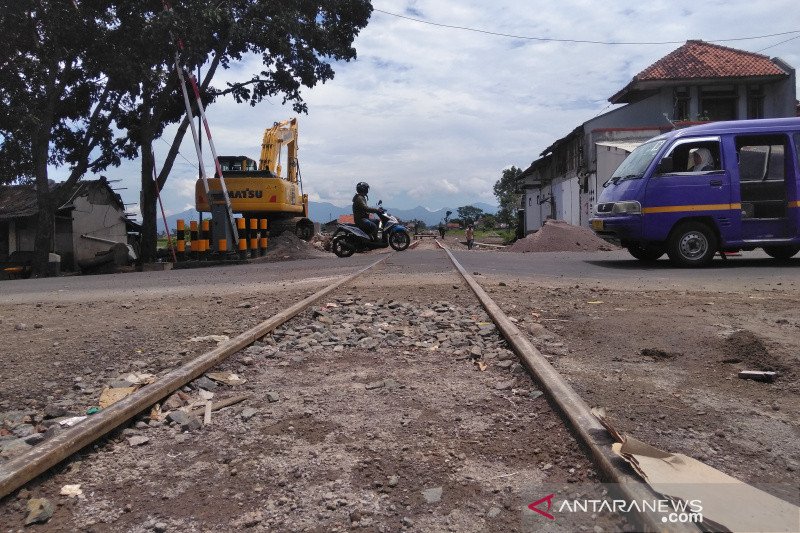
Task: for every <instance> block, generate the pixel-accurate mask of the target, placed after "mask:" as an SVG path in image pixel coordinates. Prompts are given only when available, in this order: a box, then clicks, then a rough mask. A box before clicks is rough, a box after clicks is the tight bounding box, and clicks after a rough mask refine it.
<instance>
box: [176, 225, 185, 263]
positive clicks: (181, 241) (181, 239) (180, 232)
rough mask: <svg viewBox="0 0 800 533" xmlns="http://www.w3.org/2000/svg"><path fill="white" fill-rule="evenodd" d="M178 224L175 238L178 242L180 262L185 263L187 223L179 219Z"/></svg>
mask: <svg viewBox="0 0 800 533" xmlns="http://www.w3.org/2000/svg"><path fill="white" fill-rule="evenodd" d="M177 224H178V227H177V229H176V231H175V238H176V239H177V240H178V244H177V252H178V261H183V260H185V259H186V223H185V222H184V221H183V219H182V218H179V219H178V221H177Z"/></svg>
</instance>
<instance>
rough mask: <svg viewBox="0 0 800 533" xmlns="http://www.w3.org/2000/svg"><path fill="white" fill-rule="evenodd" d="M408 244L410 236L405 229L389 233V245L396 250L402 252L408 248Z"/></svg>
mask: <svg viewBox="0 0 800 533" xmlns="http://www.w3.org/2000/svg"><path fill="white" fill-rule="evenodd" d="M409 244H411V237H410V236H409V234H408V233H407V232H405V231H393V232H392V234H391V235H389V246H391V247H392V248H394V249H395V250H397V251H398V252H402V251H403V250H405V249H406V248H408V245H409Z"/></svg>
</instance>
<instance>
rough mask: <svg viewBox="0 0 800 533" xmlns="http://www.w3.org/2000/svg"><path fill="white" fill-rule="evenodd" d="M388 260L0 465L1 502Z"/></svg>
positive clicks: (345, 278) (228, 342)
mask: <svg viewBox="0 0 800 533" xmlns="http://www.w3.org/2000/svg"><path fill="white" fill-rule="evenodd" d="M390 256H391V254H387V255H386V256H385V257H382V258H381V259H378V260H377V261H374V262H373V263H371V264H369V265H368V266H366V267H364V268H362V269H360V270H358V271H357V272H355V273H353V274H351V275H349V276H345V277H343V278H341V279H339V280H338V281H336V282H334V283H332V284H331V285H328V286H327V287H325V288H324V289H322V290H320V291H317V292H315V293H314V294H312V295H311V296H309V297H307V298H305V299H303V300H301V301H300V302H297V303H296V304H294V305H292V306H291V307H289V308H287V309H284V310H283V311H281V312H280V313H277V314H276V315H274V316H272V317H271V318H269V319H267V320H265V321H264V322H261V323H260V324H257V325H255V326H253V327H252V328H250V329H248V330H247V331H245V332H244V333H242V334H240V335H237V336H236V337H234V338H233V339H231V340H229V341H227V342H225V343H223V344H221V345H219V346H217V347H216V348H215V349H213V350H211V351H208V352H206V353H204V354H201V355H199V356H198V357H196V358H195V359H193V360H191V361H190V362H188V363H186V364H185V365H183V366H181V367H179V368H177V369H175V370H172V371H171V372H169V373H168V374H166V375H164V376H163V377H161V378H160V379H159V380H157V381H156V382H154V383H151V384H150V385H146V386H145V387H142V388H141V389H139V390H137V391H136V392H134V393H133V394H131V395H130V396H128V397H126V398H124V399H122V400H120V401H118V402H117V403H115V404H113V405H111V406H109V407H108V408H106V409H104V410H102V411H100V412H99V413H97V414H95V415H92V416H90V417H89V418H87V419H86V420H85V421H83V422H81V423H80V424H77V425H76V426H74V427H72V428H70V429H67V430H65V431H64V432H63V433H60V434H58V435H56V436H55V437H53V438H52V439H50V440H47V441H45V442H43V443H42V444H39V445H37V446H35V447H34V448H33V449H31V450H30V451H29V452H27V453H25V454H23V455H20V456H18V457H15V458H13V459H11V460H10V461H8V462H6V463H3V464H0V499H2V498H5V497H6V496H8V495H9V494H11V493H12V492H14V491H15V490H17V489H18V488H20V487H22V486H23V485H24V484H25V483H27V482H28V481H30V480H32V479H34V478H35V477H37V476H38V475H40V474H42V473H44V472H46V471H47V470H49V469H50V468H52V467H54V466H55V465H57V464H58V463H60V462H61V461H63V460H64V459H66V458H68V457H69V456H71V455H72V454H74V453H76V452H78V451H80V450H81V449H83V448H84V447H86V446H88V445H89V444H91V443H92V442H94V441H96V440H98V439H99V438H101V437H103V436H104V435H106V434H107V433H109V432H110V431H112V430H114V429H116V428H117V427H119V426H120V425H122V424H124V423H125V422H127V421H128V420H130V419H131V418H133V417H134V416H136V415H138V414H139V413H142V412H144V411H146V410H147V409H150V407H152V406H153V405H154V404H156V403H157V402H159V401H160V400H162V399H164V398H166V397H167V396H169V395H170V394H172V393H173V392H174V391H176V390H178V389H179V388H180V387H183V386H184V385H186V384H187V383H189V382H191V381H192V380H194V379H196V378H198V377H200V376H201V375H202V374H203V373H204V372H206V371H207V370H208V369H210V368H212V367H214V366H216V365H218V364H219V363H220V362H222V361H224V360H225V359H227V358H228V357H230V356H231V355H233V354H234V353H236V352H239V351H241V350H243V349H244V348H246V347H247V346H249V345H251V344H253V343H254V342H255V341H257V340H258V339H260V338H262V337H264V336H265V335H266V334H268V333H269V332H271V331H272V330H274V329H275V328H277V327H278V326H280V325H281V324H283V323H284V322H286V321H288V320H289V319H291V318H293V317H295V316H297V315H298V314H299V313H301V312H302V311H304V310H305V309H307V308H308V307H309V306H311V305H312V304H313V303H314V302H316V301H318V300H319V299H321V298H323V297H324V296H326V295H328V294H330V293H331V292H333V291H334V290H336V289H338V288H339V287H341V286H342V285H344V284H345V283H348V282H350V281H352V280H354V279H355V278H357V277H358V276H360V275H361V274H363V273H364V272H366V271H367V270H370V269H371V268H373V267H375V266H377V265H378V264H380V263H382V262H383V261H385V260H386V259H387V258H389V257H390Z"/></svg>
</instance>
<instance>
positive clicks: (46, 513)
mask: <svg viewBox="0 0 800 533" xmlns="http://www.w3.org/2000/svg"><path fill="white" fill-rule="evenodd" d="M54 511H55V508H54V507H53V504H52V503H51V502H50V500H48V499H47V498H32V499H30V500H28V516H27V517H25V525H26V526H30V525H31V524H44V523H46V522H47V521H48V520H50V518H51V517H52V516H53V512H54Z"/></svg>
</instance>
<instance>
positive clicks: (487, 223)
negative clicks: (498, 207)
mask: <svg viewBox="0 0 800 533" xmlns="http://www.w3.org/2000/svg"><path fill="white" fill-rule="evenodd" d="M495 225H497V219H496V218H495V216H494V215H489V214H484V215H483V216H482V217H481V221H480V227H481V228H482V229H485V230H490V229H494V227H495Z"/></svg>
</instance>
